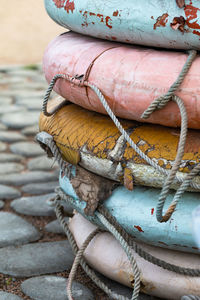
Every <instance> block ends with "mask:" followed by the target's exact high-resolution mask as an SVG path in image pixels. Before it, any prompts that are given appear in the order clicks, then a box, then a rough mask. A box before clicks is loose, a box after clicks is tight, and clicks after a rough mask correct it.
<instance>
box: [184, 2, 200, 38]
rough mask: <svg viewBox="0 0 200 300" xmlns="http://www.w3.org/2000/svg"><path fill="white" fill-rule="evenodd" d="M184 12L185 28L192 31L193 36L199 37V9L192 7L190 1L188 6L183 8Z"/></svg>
mask: <svg viewBox="0 0 200 300" xmlns="http://www.w3.org/2000/svg"><path fill="white" fill-rule="evenodd" d="M184 11H185V15H186V24H187V26H188V27H189V28H191V29H193V31H192V32H193V34H195V35H198V36H200V8H198V7H195V6H193V5H192V1H190V4H189V5H186V6H185V8H184Z"/></svg>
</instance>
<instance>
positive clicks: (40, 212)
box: [11, 193, 56, 216]
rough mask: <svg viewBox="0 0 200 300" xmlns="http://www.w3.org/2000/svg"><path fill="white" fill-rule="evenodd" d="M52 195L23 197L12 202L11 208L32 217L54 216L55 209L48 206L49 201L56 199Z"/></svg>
mask: <svg viewBox="0 0 200 300" xmlns="http://www.w3.org/2000/svg"><path fill="white" fill-rule="evenodd" d="M55 196H56V194H55V193H51V194H47V195H43V196H31V197H22V198H19V199H16V200H14V201H12V203H11V207H12V208H13V209H14V210H15V211H16V212H18V213H20V214H24V215H30V216H54V215H55V212H54V208H53V207H51V206H49V205H48V202H47V201H48V200H50V199H52V198H55Z"/></svg>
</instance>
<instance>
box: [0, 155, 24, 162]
mask: <svg viewBox="0 0 200 300" xmlns="http://www.w3.org/2000/svg"><path fill="white" fill-rule="evenodd" d="M23 159H24V157H23V156H21V155H18V154H13V153H0V162H20V161H22V160H23Z"/></svg>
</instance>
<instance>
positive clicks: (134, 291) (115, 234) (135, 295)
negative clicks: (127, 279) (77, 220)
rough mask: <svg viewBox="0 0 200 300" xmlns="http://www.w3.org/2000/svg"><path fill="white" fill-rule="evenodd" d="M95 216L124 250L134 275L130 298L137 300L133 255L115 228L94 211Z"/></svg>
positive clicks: (137, 274)
mask: <svg viewBox="0 0 200 300" xmlns="http://www.w3.org/2000/svg"><path fill="white" fill-rule="evenodd" d="M95 215H96V216H97V217H98V219H99V221H100V222H101V223H102V224H103V226H104V227H105V228H106V229H107V230H108V231H109V232H110V233H111V234H112V235H113V236H114V237H115V238H116V240H117V241H118V242H119V243H120V245H121V246H122V248H123V249H124V251H125V253H126V255H127V257H128V259H129V261H130V264H131V266H132V270H133V275H134V288H133V295H132V297H131V300H136V299H138V296H139V292H140V271H139V269H138V266H137V264H136V261H135V258H134V256H133V253H132V252H131V249H130V247H129V245H128V243H127V242H126V241H125V239H124V238H123V237H122V235H121V234H120V233H119V232H118V231H117V229H116V228H115V226H113V225H112V224H111V223H110V222H109V221H108V220H107V219H106V218H105V216H103V215H102V214H101V213H99V212H98V211H96V213H95Z"/></svg>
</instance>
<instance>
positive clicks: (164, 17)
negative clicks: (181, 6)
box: [153, 13, 169, 30]
mask: <svg viewBox="0 0 200 300" xmlns="http://www.w3.org/2000/svg"><path fill="white" fill-rule="evenodd" d="M168 16H169V15H168V14H167V13H165V14H163V15H162V16H160V17H158V18H157V20H156V23H155V24H154V25H153V29H154V30H155V29H156V28H157V27H161V26H162V27H165V26H166V24H167V21H168Z"/></svg>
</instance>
